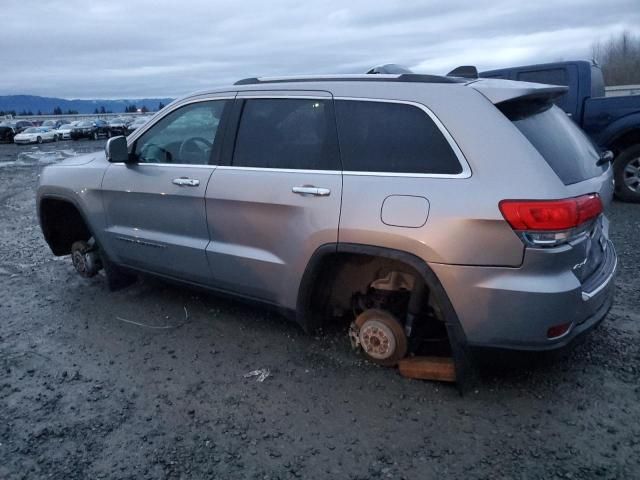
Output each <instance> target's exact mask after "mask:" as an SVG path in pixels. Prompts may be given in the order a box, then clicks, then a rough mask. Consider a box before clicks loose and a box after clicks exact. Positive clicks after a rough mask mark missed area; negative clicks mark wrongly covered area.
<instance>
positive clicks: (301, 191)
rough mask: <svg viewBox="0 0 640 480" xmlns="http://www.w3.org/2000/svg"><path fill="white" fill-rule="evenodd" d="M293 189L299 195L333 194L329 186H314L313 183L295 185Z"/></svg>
mask: <svg viewBox="0 0 640 480" xmlns="http://www.w3.org/2000/svg"><path fill="white" fill-rule="evenodd" d="M291 191H292V192H293V193H297V194H298V195H314V196H316V197H328V196H329V195H330V194H331V190H329V189H328V188H322V187H314V186H313V185H303V186H301V187H293V188H292V189H291Z"/></svg>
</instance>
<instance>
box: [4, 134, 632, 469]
mask: <svg viewBox="0 0 640 480" xmlns="http://www.w3.org/2000/svg"><path fill="white" fill-rule="evenodd" d="M102 144H103V142H90V141H80V142H59V143H58V144H50V145H46V146H42V147H16V146H13V145H0V327H1V328H0V478H2V479H7V480H8V479H22V478H29V479H39V478H55V479H76V478H78V479H80V478H108V479H143V478H153V479H155V478H171V479H182V478H184V479H187V478H189V479H191V478H194V479H195V478H232V479H235V478H238V479H240V478H243V479H244V478H251V479H253V478H255V479H277V478H305V479H311V478H322V479H326V478H344V479H369V478H407V479H414V478H420V479H429V478H465V479H475V478H478V479H480V478H483V479H484V478H486V479H495V478H509V479H550V478H564V479H589V478H616V479H632V478H640V346H639V343H640V342H639V340H640V335H639V332H640V328H639V325H640V275H639V272H640V268H639V267H640V256H639V255H638V251H640V238H639V237H640V205H630V204H622V203H615V204H614V205H613V207H612V208H611V211H610V212H609V215H610V218H611V227H612V236H613V239H614V242H615V245H616V248H617V250H618V253H619V255H620V268H619V275H618V278H617V302H616V305H615V307H614V308H613V310H612V311H611V313H610V314H609V316H608V317H607V319H606V320H605V321H604V323H603V324H602V325H601V327H600V328H598V329H597V330H596V331H595V332H593V333H592V334H591V335H590V336H588V337H587V338H586V340H585V341H584V342H583V343H582V344H580V345H578V346H577V347H575V348H574V349H573V350H572V351H570V352H567V353H563V354H561V355H557V356H555V357H552V358H546V357H545V358H540V359H537V360H536V361H535V362H534V363H533V364H529V365H523V366H519V367H518V368H511V369H508V370H506V369H504V368H502V367H503V366H494V367H493V368H486V367H485V369H484V370H483V371H482V375H481V378H480V382H479V383H477V384H476V386H475V387H474V388H472V389H471V390H470V391H469V392H468V393H467V394H466V395H465V396H460V395H459V393H458V391H457V390H456V389H455V388H454V387H453V386H450V385H447V384H438V383H429V382H422V381H412V380H407V379H404V378H402V377H400V376H399V375H398V373H397V372H396V371H394V370H388V369H384V368H379V367H376V366H373V365H370V364H368V363H366V362H364V361H363V360H362V359H361V358H360V357H358V356H357V355H355V354H354V353H352V352H351V351H350V348H349V344H348V340H347V335H346V330H345V329H337V328H336V329H335V330H334V331H331V332H329V333H327V334H325V335H324V336H322V337H321V338H313V337H308V336H305V335H304V334H303V333H302V332H301V331H300V330H299V329H298V327H297V326H296V325H294V324H290V323H287V322H286V321H285V320H283V319H282V318H280V317H279V316H277V315H275V314H273V313H269V312H266V311H264V310H263V309H260V308H256V307H251V306H246V305H244V304H242V303H237V302H234V301H230V300H223V299H220V298H217V297H215V296H213V295H209V294H206V293H203V292H199V291H192V290H189V289H186V288H180V287H176V286H173V285H168V284H165V283H163V282H160V281H158V280H153V279H144V280H142V281H141V282H139V283H137V284H135V285H134V286H132V287H130V288H128V289H126V290H123V291H120V292H117V293H109V292H108V291H107V288H106V285H105V281H104V278H103V277H101V276H99V277H97V278H94V279H91V280H83V279H81V278H80V277H78V276H77V275H76V274H75V273H74V271H73V269H72V267H71V263H70V261H69V259H68V258H66V257H65V258H54V257H53V256H52V254H51V252H50V251H49V250H48V248H47V246H46V245H45V243H44V241H43V239H42V235H41V233H40V230H39V227H38V225H37V220H36V215H35V205H34V188H35V185H36V182H37V176H38V173H39V171H40V169H41V168H42V166H43V165H44V164H46V163H48V162H53V161H56V160H57V159H59V158H61V157H62V156H65V155H69V154H73V151H74V150H76V151H77V150H82V149H84V150H91V149H100V148H101V147H102ZM42 151H51V152H55V151H58V152H60V151H62V152H63V153H62V154H55V153H49V154H43V153H42ZM132 322H136V323H137V324H135V323H132ZM154 327H155V328H154ZM158 327H162V328H158ZM165 327H166V328H165ZM260 368H267V369H269V370H270V372H271V375H270V376H269V377H268V378H266V380H265V381H264V382H257V381H256V380H255V377H252V378H244V375H245V374H246V373H247V372H249V371H252V370H255V369H260Z"/></svg>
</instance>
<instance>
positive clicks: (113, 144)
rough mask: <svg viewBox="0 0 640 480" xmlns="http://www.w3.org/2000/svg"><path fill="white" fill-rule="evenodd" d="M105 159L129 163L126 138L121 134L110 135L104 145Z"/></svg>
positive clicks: (112, 161)
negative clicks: (117, 135)
mask: <svg viewBox="0 0 640 480" xmlns="http://www.w3.org/2000/svg"><path fill="white" fill-rule="evenodd" d="M104 153H105V154H106V155H107V160H108V161H109V162H111V163H129V149H128V147H127V139H126V138H125V137H123V136H119V137H112V138H110V139H109V140H107V144H106V145H105V147H104Z"/></svg>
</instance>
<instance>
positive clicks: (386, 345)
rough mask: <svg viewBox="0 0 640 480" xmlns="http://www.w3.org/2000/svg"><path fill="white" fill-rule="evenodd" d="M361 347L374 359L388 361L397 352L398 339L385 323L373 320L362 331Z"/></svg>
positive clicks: (360, 335)
mask: <svg viewBox="0 0 640 480" xmlns="http://www.w3.org/2000/svg"><path fill="white" fill-rule="evenodd" d="M359 338H360V345H362V348H363V350H364V351H365V352H366V353H367V355H369V356H370V357H372V358H375V359H377V360H386V359H387V358H390V357H391V356H392V355H393V354H394V353H395V351H396V346H397V342H396V338H395V335H394V334H393V332H392V331H391V329H390V328H389V327H388V326H387V325H385V324H384V323H382V322H380V321H378V320H375V319H371V320H368V321H367V322H366V323H365V324H364V325H363V326H362V328H361V329H360V334H359Z"/></svg>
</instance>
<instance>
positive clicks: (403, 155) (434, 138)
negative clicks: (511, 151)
mask: <svg viewBox="0 0 640 480" xmlns="http://www.w3.org/2000/svg"><path fill="white" fill-rule="evenodd" d="M336 118H337V120H338V138H339V140H340V155H341V158H342V163H343V166H344V170H345V171H356V172H387V173H418V174H453V175H455V174H459V173H461V172H462V166H461V165H460V162H459V161H458V158H457V156H456V154H455V152H454V151H453V149H452V148H451V145H449V142H448V141H447V139H446V138H445V137H444V135H443V133H442V132H441V131H440V129H439V128H438V126H437V125H436V124H435V122H434V121H433V120H432V119H431V117H429V115H427V113H426V112H424V111H423V110H422V109H420V108H418V107H416V106H414V105H408V104H403V103H391V102H373V101H361V100H339V101H336Z"/></svg>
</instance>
